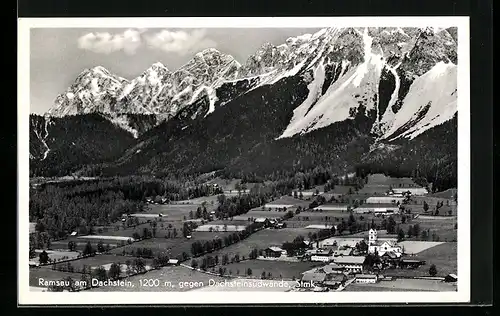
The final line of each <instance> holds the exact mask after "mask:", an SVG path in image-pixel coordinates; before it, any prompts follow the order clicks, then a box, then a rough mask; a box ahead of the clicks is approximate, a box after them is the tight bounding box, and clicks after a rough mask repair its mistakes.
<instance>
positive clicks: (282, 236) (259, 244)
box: [211, 228, 314, 258]
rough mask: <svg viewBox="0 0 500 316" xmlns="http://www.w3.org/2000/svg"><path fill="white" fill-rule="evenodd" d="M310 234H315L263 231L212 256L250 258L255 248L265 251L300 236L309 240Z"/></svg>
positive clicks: (301, 230)
mask: <svg viewBox="0 0 500 316" xmlns="http://www.w3.org/2000/svg"><path fill="white" fill-rule="evenodd" d="M309 232H314V230H312V229H303V228H283V229H263V230H260V231H258V232H256V233H254V234H252V235H250V237H248V238H246V239H244V240H242V241H240V242H238V243H236V244H233V245H230V246H229V247H226V248H224V249H220V250H218V251H215V252H213V253H212V254H211V255H212V256H215V255H218V256H221V255H224V254H228V255H229V257H230V258H231V257H234V255H236V254H239V255H240V257H242V256H245V257H248V254H249V253H250V251H252V250H253V249H255V248H256V249H265V248H267V247H270V246H281V245H282V244H283V243H284V242H286V241H292V240H293V239H295V237H297V236H299V235H301V236H303V237H304V238H307V234H308V233H309Z"/></svg>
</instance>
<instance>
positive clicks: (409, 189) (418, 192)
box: [392, 187, 429, 195]
mask: <svg viewBox="0 0 500 316" xmlns="http://www.w3.org/2000/svg"><path fill="white" fill-rule="evenodd" d="M392 192H394V193H395V194H398V193H399V194H404V193H406V192H410V194H411V195H426V194H428V193H429V191H427V189H426V188H419V187H405V188H393V189H392Z"/></svg>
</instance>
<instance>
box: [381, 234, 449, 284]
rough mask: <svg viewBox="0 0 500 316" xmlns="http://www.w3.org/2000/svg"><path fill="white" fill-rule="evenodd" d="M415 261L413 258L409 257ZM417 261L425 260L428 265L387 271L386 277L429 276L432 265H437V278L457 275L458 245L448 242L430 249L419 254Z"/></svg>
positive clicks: (385, 272)
mask: <svg viewBox="0 0 500 316" xmlns="http://www.w3.org/2000/svg"><path fill="white" fill-rule="evenodd" d="M408 258H409V259H413V258H412V257H408ZM415 258H416V259H419V260H425V261H426V264H425V265H424V266H421V267H419V268H417V269H387V270H385V271H384V275H387V276H405V277H414V276H429V268H430V266H431V265H432V264H434V265H436V269H437V276H441V277H444V276H446V275H448V274H450V273H454V274H456V273H457V260H458V257H457V243H455V242H447V243H442V244H440V245H437V246H435V247H432V248H428V249H426V250H424V251H422V252H419V253H418V254H417V255H416V256H415Z"/></svg>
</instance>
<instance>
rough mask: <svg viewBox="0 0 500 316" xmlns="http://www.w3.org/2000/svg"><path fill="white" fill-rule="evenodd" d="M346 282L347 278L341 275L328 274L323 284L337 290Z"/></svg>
mask: <svg viewBox="0 0 500 316" xmlns="http://www.w3.org/2000/svg"><path fill="white" fill-rule="evenodd" d="M346 281H347V276H346V275H345V274H343V273H341V274H330V275H327V276H326V279H325V281H324V282H323V284H324V285H325V286H327V287H329V288H333V289H337V288H338V287H339V286H341V285H344V284H345V282H346Z"/></svg>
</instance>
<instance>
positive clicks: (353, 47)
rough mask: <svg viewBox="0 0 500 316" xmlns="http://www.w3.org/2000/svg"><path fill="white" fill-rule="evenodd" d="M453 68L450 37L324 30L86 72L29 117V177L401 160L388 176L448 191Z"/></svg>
mask: <svg viewBox="0 0 500 316" xmlns="http://www.w3.org/2000/svg"><path fill="white" fill-rule="evenodd" d="M456 72H457V37H456V29H454V28H450V29H433V28H398V27H387V28H325V29H322V30H320V31H318V32H317V33H315V34H304V35H301V36H298V37H294V38H289V39H287V40H286V42H285V43H283V44H281V45H278V46H275V45H273V44H270V43H264V44H263V45H262V46H261V48H260V49H258V50H257V51H256V52H255V54H253V55H251V56H250V57H249V58H248V59H247V60H246V61H245V63H242V64H240V63H239V62H238V61H236V60H235V59H234V58H233V57H232V56H230V55H227V54H224V53H222V52H219V51H218V50H216V49H213V48H210V49H206V50H203V51H201V52H199V53H197V54H196V55H195V56H194V57H193V58H192V59H191V60H190V61H189V62H187V63H186V64H185V65H183V66H182V67H180V68H179V69H177V70H174V71H171V70H169V69H167V67H165V66H164V65H163V64H161V63H155V64H153V65H152V66H151V67H150V68H148V69H146V70H145V71H144V72H143V73H142V74H140V75H139V76H138V77H137V78H134V79H132V80H127V79H124V78H121V77H119V76H117V75H114V74H111V73H110V72H109V71H107V70H106V69H105V68H104V67H101V66H96V67H94V68H92V69H86V70H84V71H83V72H82V73H81V74H80V75H79V76H78V77H77V78H76V79H75V81H74V83H73V84H72V85H71V86H70V87H69V88H68V89H67V90H66V91H65V92H63V93H61V94H60V95H59V96H57V98H56V100H55V104H54V107H53V108H51V109H50V110H49V111H48V113H47V114H46V115H45V116H37V115H32V116H31V124H32V125H31V126H32V130H31V131H30V135H31V138H30V158H31V159H30V162H31V171H32V175H33V176H35V175H62V174H68V173H75V172H77V173H80V174H88V173H92V174H103V173H104V174H106V173H109V174H122V173H123V174H131V173H133V174H136V173H146V174H151V173H152V174H192V173H203V172H210V171H214V170H220V171H221V172H226V173H228V174H230V175H233V176H234V175H240V176H241V174H242V173H244V174H252V175H255V176H263V177H266V176H270V175H271V174H275V173H277V172H297V171H300V170H303V169H308V168H315V167H317V166H321V167H325V168H334V169H338V170H339V172H341V171H342V170H345V169H349V168H353V167H354V166H356V165H360V164H364V165H366V164H372V165H373V166H372V167H373V168H378V167H380V165H381V164H384V165H390V163H387V162H384V159H383V157H387V158H388V157H392V158H391V159H393V161H392V162H391V163H394V160H397V161H400V160H401V159H403V158H405V157H406V158H407V159H406V160H404V159H403V160H401V161H400V163H398V168H399V171H401V172H403V173H415V172H417V171H418V172H420V173H421V174H425V175H427V176H428V177H431V176H432V177H434V178H435V177H443V176H442V175H441V176H436V174H438V175H439V174H440V173H441V174H443V173H442V172H444V171H445V173H446V174H448V175H449V177H452V178H453V173H454V172H455V176H454V177H455V179H454V180H453V179H451V180H449V181H451V182H453V181H456V130H455V131H453V129H456V116H457V73H456ZM65 126H68V128H65ZM443 129H444V130H443ZM63 131H65V132H63ZM443 133H444V134H446V135H447V136H446V138H445V139H442V138H437V139H435V137H433V135H439V136H440V137H442V136H443ZM422 139H425V140H426V141H425V142H423V141H422ZM88 142H93V144H92V145H89V144H88ZM453 145H454V146H455V147H453ZM436 146H440V147H442V148H443V150H436ZM417 147H418V148H417ZM89 148H92V150H89ZM426 148H428V149H429V150H430V149H433V148H434V151H432V150H431V151H427V149H426ZM412 150H419V153H418V154H417V155H415V153H413V154H412ZM398 153H405V155H406V156H404V155H403V156H399V155H398ZM422 153H429V154H430V157H432V159H431V158H430V157H421V158H418V159H417V158H415V157H417V156H418V157H420V156H421V154H422ZM411 156H413V157H414V158H415V159H412V157H411ZM85 157H86V158H85ZM91 157H92V158H91ZM437 162H439V163H437ZM61 164H62V165H64V167H62V165H61ZM374 164H376V165H377V166H375V165H374ZM390 168H394V167H390ZM443 170H444V171H443ZM447 181H448V180H447Z"/></svg>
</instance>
